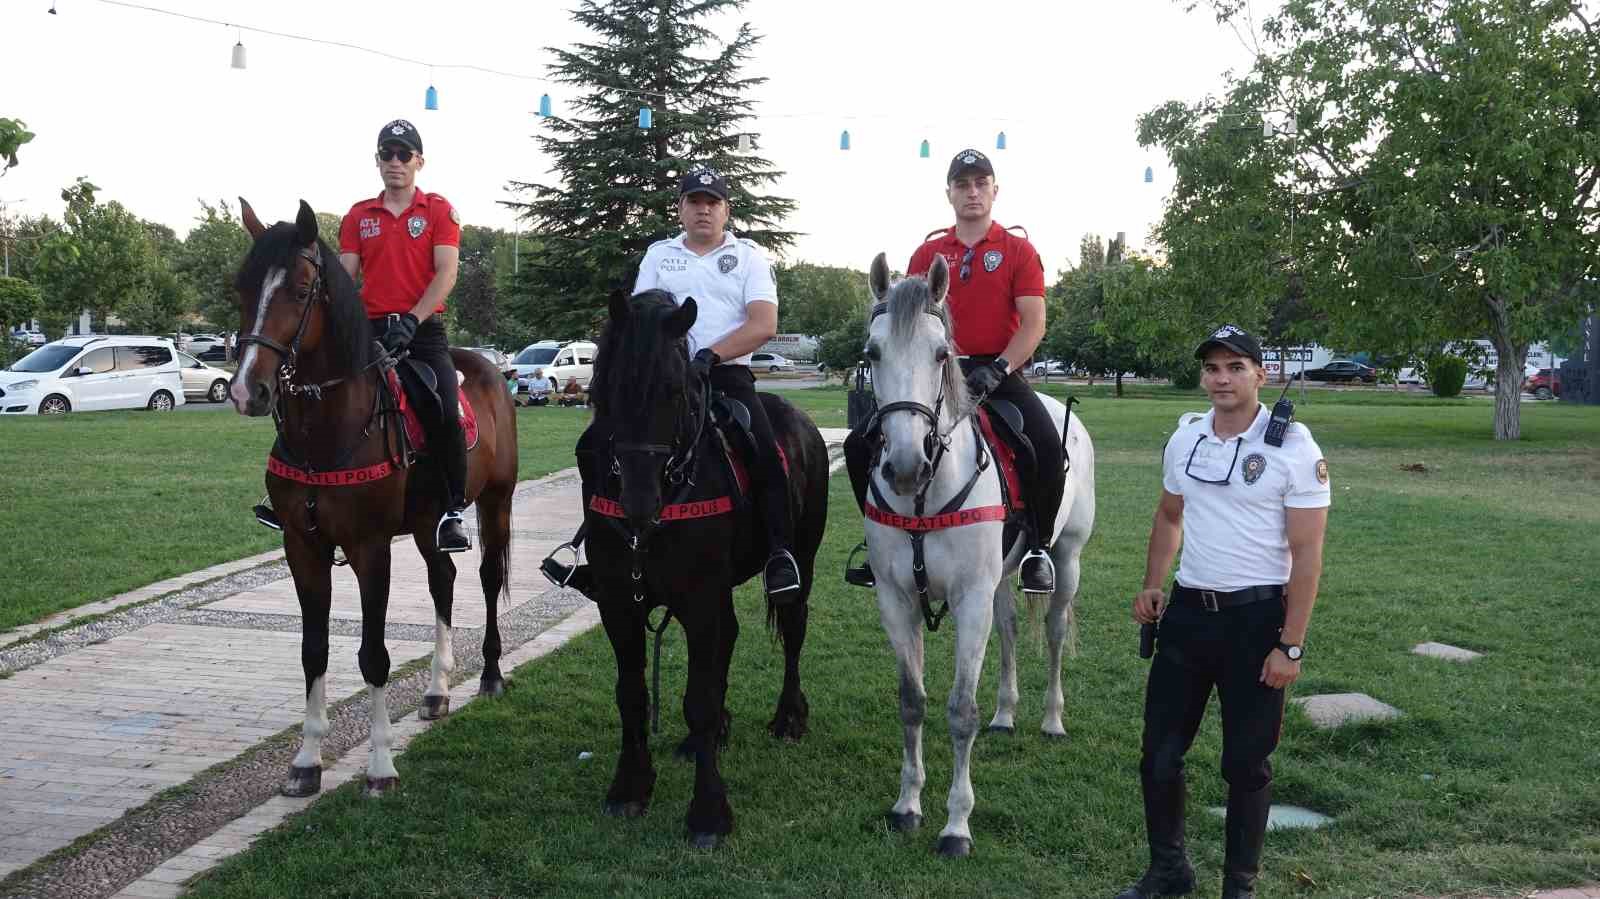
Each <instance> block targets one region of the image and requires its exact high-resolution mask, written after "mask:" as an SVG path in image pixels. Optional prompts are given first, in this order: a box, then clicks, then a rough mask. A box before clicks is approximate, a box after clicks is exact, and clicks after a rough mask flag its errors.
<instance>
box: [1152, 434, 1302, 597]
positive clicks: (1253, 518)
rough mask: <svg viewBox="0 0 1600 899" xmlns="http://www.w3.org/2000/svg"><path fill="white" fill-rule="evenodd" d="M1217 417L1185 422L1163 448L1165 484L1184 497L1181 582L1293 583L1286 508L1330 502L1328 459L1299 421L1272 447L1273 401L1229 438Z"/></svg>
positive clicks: (1223, 586)
mask: <svg viewBox="0 0 1600 899" xmlns="http://www.w3.org/2000/svg"><path fill="white" fill-rule="evenodd" d="M1215 414H1216V411H1215V410H1212V411H1211V412H1207V413H1206V414H1205V415H1202V416H1199V417H1198V418H1196V419H1194V420H1192V421H1190V422H1189V423H1188V424H1184V425H1180V426H1179V428H1178V430H1177V432H1176V433H1174V434H1173V435H1172V437H1171V439H1169V440H1168V441H1167V448H1166V450H1165V451H1164V452H1163V453H1162V477H1161V486H1162V487H1163V488H1165V489H1166V491H1167V492H1168V493H1172V494H1176V495H1178V496H1181V497H1183V552H1182V555H1181V556H1180V557H1179V560H1178V583H1180V584H1182V585H1184V586H1185V587H1192V588H1195V589H1197V590H1239V589H1242V588H1244V587H1254V586H1263V585H1270V584H1287V583H1288V582H1289V567H1290V556H1289V539H1288V530H1287V523H1288V516H1287V514H1286V513H1285V510H1286V509H1320V508H1325V507H1327V506H1328V504H1329V502H1330V499H1331V497H1332V492H1331V490H1330V488H1329V486H1328V463H1327V462H1326V461H1324V460H1323V458H1322V449H1321V448H1320V447H1318V446H1317V442H1316V441H1315V440H1312V439H1311V431H1310V430H1308V429H1307V428H1306V426H1305V425H1302V424H1300V423H1299V422H1295V423H1294V424H1291V425H1290V426H1289V430H1288V433H1286V434H1285V435H1284V438H1283V446H1270V445H1268V444H1267V442H1266V441H1265V440H1264V439H1263V438H1264V437H1265V436H1266V433H1267V422H1268V421H1270V420H1271V414H1270V413H1269V412H1268V411H1267V407H1266V406H1261V407H1260V408H1259V409H1258V410H1257V412H1256V417H1255V421H1253V422H1251V424H1250V427H1249V429H1247V430H1246V431H1245V432H1244V433H1243V434H1240V435H1238V436H1237V437H1234V438H1232V439H1231V440H1226V441H1223V440H1218V439H1217V435H1216V433H1215V432H1214V431H1213V430H1212V429H1211V424H1212V419H1213V417H1214V416H1215ZM1236 453H1237V459H1238V461H1237V462H1235V461H1234V459H1235V454H1236ZM1191 456H1192V461H1191ZM1230 465H1231V466H1232V473H1231V474H1230V473H1229V467H1230ZM1186 468H1187V470H1188V473H1187V474H1186V473H1185V469H1186ZM1196 478H1201V479H1204V480H1206V481H1221V480H1223V479H1224V478H1226V479H1227V481H1228V483H1227V484H1225V485H1224V484H1207V483H1203V482H1202V481H1200V480H1196Z"/></svg>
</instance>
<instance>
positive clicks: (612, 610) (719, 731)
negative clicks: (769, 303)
mask: <svg viewBox="0 0 1600 899" xmlns="http://www.w3.org/2000/svg"><path fill="white" fill-rule="evenodd" d="M694 320H695V303H694V300H693V299H692V298H690V299H685V300H684V302H683V305H681V306H679V305H677V304H676V303H674V301H673V298H672V295H671V294H668V293H666V292H665V291H659V290H652V291H646V292H644V293H641V294H638V295H637V296H634V297H632V298H631V299H629V298H627V297H625V296H624V295H623V294H621V293H618V294H616V295H614V296H613V297H612V298H611V307H610V322H609V323H608V324H607V326H606V329H605V333H604V334H603V335H602V337H601V339H600V347H599V351H598V353H597V354H596V358H595V367H594V379H593V382H592V383H591V384H590V398H591V401H592V402H593V404H594V408H595V421H594V425H593V426H592V428H591V429H590V432H589V433H588V434H586V435H585V439H584V442H583V444H581V445H580V449H581V450H585V451H588V452H592V453H593V455H592V456H591V457H589V458H587V459H584V460H583V462H584V466H583V467H584V468H585V469H586V470H587V471H588V472H590V479H589V485H590V486H589V489H592V490H593V491H594V495H593V497H586V499H587V502H586V511H585V516H586V528H587V531H588V534H589V538H588V557H589V562H590V565H589V571H590V572H592V577H593V580H592V583H591V584H590V585H588V589H589V592H590V593H591V595H592V596H593V598H594V599H595V601H596V602H597V603H599V606H600V616H601V620H602V621H603V622H604V624H605V629H606V636H607V637H609V638H610V639H611V646H612V649H613V650H614V651H615V652H616V658H617V709H618V711H619V712H620V713H621V716H622V752H621V754H620V756H619V757H618V759H617V770H616V775H615V776H614V777H613V779H612V781H611V787H610V789H609V790H608V791H607V792H606V799H605V805H604V809H605V812H606V814H610V815H627V816H636V815H642V814H644V812H645V810H646V809H647V808H648V807H649V804H650V794H651V790H652V789H653V788H654V786H655V779H656V775H655V768H654V767H653V765H652V763H651V758H650V744H649V733H650V732H649V718H650V713H649V701H648V698H647V696H648V694H647V693H646V690H645V631H646V627H647V619H648V616H649V614H650V612H651V610H652V609H654V608H655V607H657V606H665V607H666V608H667V612H668V613H669V614H670V615H671V616H672V617H674V618H676V619H678V622H679V623H680V624H681V625H682V627H683V630H684V634H685V637H686V639H687V641H688V648H689V682H688V686H687V688H686V690H685V693H684V698H683V715H684V720H685V722H686V723H687V724H688V725H689V736H688V738H687V739H685V740H684V741H683V744H682V745H681V746H680V747H679V752H680V754H682V755H685V756H688V757H692V758H693V759H694V762H695V784H694V798H693V799H692V800H691V801H690V803H689V813H688V816H687V823H688V827H689V833H690V836H691V839H692V841H693V843H694V844H695V845H696V846H699V847H704V848H709V847H714V846H716V845H717V844H718V843H719V842H720V840H721V837H722V836H723V835H725V834H728V833H731V832H732V830H733V809H732V807H731V806H729V804H728V798H727V787H726V785H725V784H724V783H723V780H722V775H721V773H720V772H719V770H718V767H717V754H718V751H719V749H720V748H721V747H722V746H724V745H726V742H727V737H728V728H729V725H730V721H731V718H730V716H729V714H728V711H727V708H726V705H725V700H726V694H727V686H728V665H729V662H730V661H731V660H732V657H733V646H734V641H735V640H736V639H737V637H738V635H739V622H738V618H737V616H736V614H735V611H734V605H733V588H734V587H735V586H737V585H738V584H740V583H743V582H744V581H746V580H748V579H750V578H751V577H752V576H753V575H755V574H756V573H757V572H758V571H760V570H761V567H762V564H763V563H764V562H765V561H766V558H767V547H766V538H765V536H764V535H765V533H766V531H765V529H764V528H762V527H761V525H760V522H759V521H758V520H757V517H756V515H755V512H754V509H753V507H752V504H751V503H750V502H749V501H747V499H746V498H744V497H742V496H741V493H740V490H739V488H738V486H737V484H736V477H735V475H734V472H733V471H732V469H731V468H730V466H729V463H728V461H727V457H726V454H725V451H724V444H723V439H722V438H721V437H720V436H719V431H718V429H717V428H716V427H715V426H713V425H712V424H711V419H712V415H711V410H710V409H709V408H708V406H709V404H710V402H711V398H710V390H709V388H708V387H707V385H706V384H705V383H704V381H703V380H701V379H699V378H696V377H694V376H693V375H691V373H690V368H689V354H688V345H687V342H686V341H685V339H684V335H685V334H687V333H688V331H689V328H690V326H691V325H693V324H694ZM761 399H762V402H763V403H764V404H765V407H766V412H767V416H768V418H769V419H770V420H771V422H772V430H773V433H774V434H775V435H776V437H777V440H778V444H779V447H780V449H781V450H782V451H783V454H784V456H785V458H786V459H787V461H788V469H789V507H790V510H791V514H792V515H793V516H794V525H795V527H794V534H795V546H794V551H795V557H796V560H797V561H798V562H799V565H800V575H801V587H800V591H799V595H798V596H797V597H794V598H793V600H792V601H789V602H785V603H783V604H781V605H770V604H769V606H768V608H767V624H768V626H769V627H771V628H772V629H773V630H774V631H775V632H776V634H777V636H778V639H779V640H780V641H781V643H782V645H783V650H784V673H783V691H782V693H781V694H779V697H778V707H777V712H776V714H775V715H774V716H773V719H772V721H771V722H770V723H769V724H768V729H769V730H770V731H771V733H772V734H773V736H776V737H780V738H787V739H799V738H800V737H801V736H802V735H804V733H805V731H806V719H807V715H808V713H809V711H808V708H807V705H806V698H805V694H804V693H802V692H801V690H800V650H801V647H802V646H803V645H804V643H805V634H806V614H807V605H806V602H807V598H808V597H809V596H810V593H811V584H812V566H813V563H814V562H815V560H816V555H817V547H818V545H819V544H820V543H821V542H822V529H823V526H824V525H825V524H826V522H827V518H828V507H827V505H828V453H827V447H826V445H825V444H824V443H823V440H822V435H821V434H820V433H819V432H818V431H817V428H816V425H814V424H812V423H811V421H810V419H808V418H806V417H805V416H804V415H802V414H801V413H800V412H799V411H798V410H796V409H795V408H794V407H793V406H791V405H789V403H787V402H785V401H784V400H782V399H779V398H777V397H774V396H771V395H769V394H762V395H761ZM789 595H790V596H794V594H789ZM662 626H665V622H663V625H662Z"/></svg>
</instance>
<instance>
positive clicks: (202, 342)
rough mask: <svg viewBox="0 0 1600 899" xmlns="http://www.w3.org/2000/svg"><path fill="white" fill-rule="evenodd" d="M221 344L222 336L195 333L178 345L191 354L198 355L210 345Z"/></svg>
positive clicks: (210, 346)
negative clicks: (185, 341)
mask: <svg viewBox="0 0 1600 899" xmlns="http://www.w3.org/2000/svg"><path fill="white" fill-rule="evenodd" d="M217 346H222V338H221V337H218V336H217V335H215V334H196V335H195V336H193V337H191V338H189V340H188V342H187V343H185V344H184V345H183V346H181V347H179V349H180V350H182V351H183V352H186V353H188V354H189V355H191V356H198V355H200V354H201V353H204V352H205V351H206V350H209V349H211V348H212V347H217Z"/></svg>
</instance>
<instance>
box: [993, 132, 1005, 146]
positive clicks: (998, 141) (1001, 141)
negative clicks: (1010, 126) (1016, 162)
mask: <svg viewBox="0 0 1600 899" xmlns="http://www.w3.org/2000/svg"><path fill="white" fill-rule="evenodd" d="M994 148H995V149H996V150H1004V149H1005V148H1006V133H1005V132H1004V131H1002V132H1000V136H999V137H997V138H995V139H994Z"/></svg>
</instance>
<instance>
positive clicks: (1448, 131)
mask: <svg viewBox="0 0 1600 899" xmlns="http://www.w3.org/2000/svg"><path fill="white" fill-rule="evenodd" d="M1210 5H1211V7H1212V9H1213V10H1214V11H1215V12H1216V14H1217V16H1218V18H1219V19H1222V20H1224V21H1231V20H1232V19H1233V18H1234V17H1236V16H1240V15H1242V8H1241V5H1240V4H1239V3H1238V2H1237V0H1211V3H1210ZM1262 33H1263V35H1264V38H1265V43H1264V44H1263V49H1262V50H1261V53H1260V55H1259V56H1258V57H1257V59H1256V62H1255V65H1254V66H1253V67H1252V69H1251V70H1250V71H1249V72H1248V73H1246V74H1244V75H1241V76H1235V77H1232V78H1231V79H1230V84H1229V89H1228V93H1227V97H1226V99H1225V100H1224V101H1223V102H1222V103H1221V104H1220V108H1219V105H1218V104H1217V103H1215V102H1213V101H1209V100H1207V101H1202V102H1200V103H1198V104H1195V105H1193V106H1184V105H1182V104H1167V105H1165V106H1163V107H1160V108H1158V109H1157V110H1154V111H1152V112H1151V113H1149V114H1147V115H1146V116H1144V117H1143V118H1142V119H1141V122H1140V139H1141V142H1143V143H1145V144H1147V145H1148V144H1154V143H1159V144H1161V145H1162V146H1163V147H1166V148H1167V149H1168V152H1169V154H1171V155H1172V158H1173V160H1174V162H1175V163H1176V164H1177V166H1178V171H1179V187H1178V189H1177V190H1175V192H1174V197H1173V201H1172V202H1171V203H1170V204H1169V206H1168V209H1167V213H1166V216H1165V218H1164V219H1163V222H1162V225H1161V228H1160V229H1159V230H1160V231H1161V232H1162V234H1163V237H1164V239H1166V240H1169V241H1170V243H1169V250H1170V251H1172V252H1169V258H1170V259H1171V261H1172V264H1173V268H1174V271H1175V272H1181V275H1180V277H1181V279H1182V280H1183V281H1184V282H1185V283H1186V284H1187V285H1188V286H1189V287H1191V288H1192V289H1198V288H1199V287H1200V286H1201V285H1205V284H1212V285H1216V286H1215V287H1214V288H1213V289H1214V290H1217V291H1219V292H1220V291H1225V290H1227V289H1228V288H1229V287H1232V286H1234V285H1236V284H1237V283H1238V278H1237V277H1236V276H1237V275H1238V274H1239V273H1243V272H1245V271H1246V269H1249V270H1250V274H1251V275H1252V276H1253V275H1254V274H1255V273H1257V272H1261V271H1262V270H1263V268H1262V266H1261V265H1260V261H1262V260H1264V261H1265V262H1266V264H1267V266H1266V269H1267V270H1271V268H1272V267H1273V265H1274V260H1278V259H1283V260H1284V261H1283V264H1282V268H1283V269H1284V270H1285V271H1290V272H1293V273H1294V274H1296V275H1298V276H1299V277H1301V278H1302V279H1303V287H1304V296H1305V299H1304V306H1305V310H1304V311H1305V313H1306V315H1307V317H1308V318H1309V319H1311V320H1312V321H1314V322H1316V323H1317V327H1321V328H1325V329H1326V332H1327V334H1328V335H1329V336H1330V337H1331V338H1332V339H1333V341H1334V342H1336V343H1339V344H1343V345H1359V346H1362V347H1365V348H1367V349H1369V350H1371V351H1372V352H1374V353H1378V354H1390V355H1400V354H1416V353H1419V352H1421V351H1423V350H1425V348H1426V347H1427V346H1429V345H1436V344H1439V343H1442V342H1444V341H1450V340H1462V339H1468V338H1476V337H1487V338H1488V339H1489V340H1490V341H1491V342H1492V343H1493V345H1494V347H1495V350H1496V352H1497V355H1498V374H1497V380H1498V381H1499V383H1502V384H1517V383H1519V382H1520V381H1521V378H1522V367H1523V363H1524V361H1525V360H1526V356H1527V348H1528V344H1529V343H1530V342H1532V341H1533V340H1536V339H1540V338H1543V337H1547V336H1550V335H1552V334H1554V333H1556V332H1557V331H1559V329H1560V328H1561V327H1562V326H1563V324H1564V323H1566V322H1570V321H1572V320H1574V319H1575V318H1577V317H1579V316H1580V315H1581V306H1582V299H1581V294H1582V284H1583V282H1584V279H1585V278H1587V277H1590V276H1591V275H1592V274H1593V273H1594V270H1595V266H1596V263H1597V260H1600V205H1597V203H1596V188H1597V184H1600V140H1597V139H1596V137H1595V134H1596V133H1597V130H1600V95H1597V94H1596V92H1595V90H1594V87H1593V86H1594V84H1595V82H1596V80H1597V79H1600V34H1597V33H1596V32H1595V31H1594V30H1593V28H1592V27H1591V24H1590V23H1589V21H1588V20H1587V18H1586V17H1585V14H1584V12H1583V10H1582V9H1581V7H1580V6H1579V5H1578V4H1575V3H1572V2H1570V0H1563V2H1551V0H1540V2H1531V0H1288V2H1286V3H1285V4H1284V6H1283V9H1282V11H1281V12H1280V14H1279V15H1278V16H1276V17H1274V18H1272V19H1269V20H1268V21H1267V22H1266V23H1265V24H1264V25H1263V28H1262ZM1263 111H1274V112H1272V115H1273V116H1275V117H1276V118H1277V120H1278V121H1280V122H1283V123H1290V122H1292V123H1293V125H1294V132H1295V133H1294V134H1293V135H1292V137H1290V138H1289V139H1275V140H1266V139H1263V138H1262V137H1261V134H1262V131H1261V115H1262V112H1263ZM1241 122H1243V123H1248V124H1249V125H1250V126H1251V127H1248V128H1244V129H1243V130H1242V131H1240V130H1239V128H1238V126H1239V124H1240V123H1241ZM1229 151H1232V153H1231V155H1230V153H1229ZM1286 213H1287V214H1286ZM1185 219H1188V223H1187V224H1185V221H1184V220H1185ZM1291 228H1292V229H1293V230H1292V234H1293V236H1292V238H1291V237H1290V236H1289V235H1290V233H1291ZM1208 237H1209V240H1210V241H1211V242H1212V245H1213V247H1214V248H1215V250H1216V252H1215V254H1214V256H1213V257H1212V258H1209V259H1208V258H1204V257H1203V254H1201V253H1198V252H1195V250H1196V248H1198V247H1201V246H1203V245H1204V244H1205V243H1206V242H1207V240H1208ZM1263 250H1265V252H1263ZM1251 286H1253V287H1256V288H1257V290H1255V291H1253V292H1252V293H1251V296H1250V299H1251V301H1252V302H1259V301H1260V299H1261V298H1262V297H1265V296H1268V295H1270V292H1268V291H1263V290H1261V289H1260V288H1261V287H1262V286H1264V285H1260V284H1259V281H1258V282H1257V283H1256V284H1254V285H1251ZM1247 311H1248V310H1247ZM1254 311H1256V312H1257V313H1264V312H1265V310H1264V308H1257V309H1255V310H1254ZM1265 318H1266V316H1265V314H1258V315H1257V316H1256V317H1255V318H1254V320H1255V321H1261V320H1263V319H1265ZM1520 433H1521V419H1520V404H1519V403H1518V400H1517V391H1516V390H1501V391H1498V397H1497V400H1496V403H1495V414H1494V434H1495V437H1496V438H1497V439H1516V438H1517V437H1519V436H1520Z"/></svg>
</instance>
